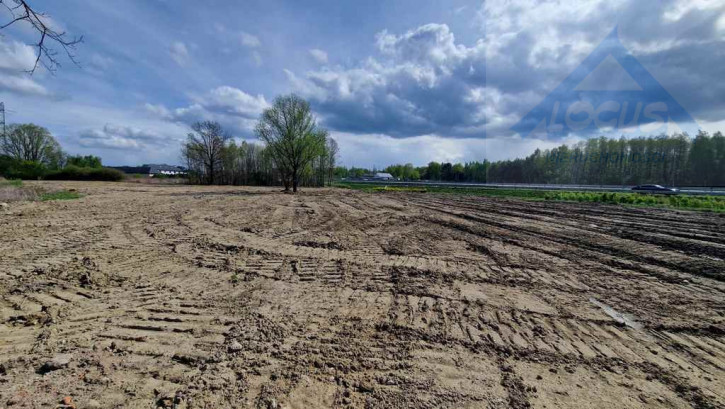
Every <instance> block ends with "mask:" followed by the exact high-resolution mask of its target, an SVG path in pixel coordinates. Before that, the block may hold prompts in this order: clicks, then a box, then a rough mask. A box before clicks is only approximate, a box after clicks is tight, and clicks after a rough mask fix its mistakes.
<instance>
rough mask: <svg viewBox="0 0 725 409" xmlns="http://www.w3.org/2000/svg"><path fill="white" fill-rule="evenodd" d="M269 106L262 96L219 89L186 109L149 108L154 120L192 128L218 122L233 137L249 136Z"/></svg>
mask: <svg viewBox="0 0 725 409" xmlns="http://www.w3.org/2000/svg"><path fill="white" fill-rule="evenodd" d="M268 106H269V103H268V102H267V100H266V99H265V98H264V96H263V95H261V94H259V95H256V96H254V95H250V94H247V93H246V92H244V91H242V90H240V89H238V88H234V87H230V86H222V87H217V88H214V89H212V90H210V91H209V92H207V93H206V94H204V95H200V96H194V97H192V98H191V103H190V104H189V105H188V106H186V107H181V108H175V109H169V108H167V107H165V106H163V105H154V104H148V103H147V104H146V105H145V108H146V110H147V111H148V112H149V113H151V114H153V115H154V116H156V117H158V118H161V119H164V120H167V121H172V122H181V123H185V124H191V123H194V122H197V121H206V120H208V121H218V122H219V123H221V124H222V125H223V126H225V127H227V128H228V129H229V130H230V131H232V132H234V133H235V135H234V136H250V135H251V132H252V130H253V128H254V125H255V124H256V121H257V118H258V117H259V115H260V114H261V113H262V111H263V110H264V109H265V108H267V107H268Z"/></svg>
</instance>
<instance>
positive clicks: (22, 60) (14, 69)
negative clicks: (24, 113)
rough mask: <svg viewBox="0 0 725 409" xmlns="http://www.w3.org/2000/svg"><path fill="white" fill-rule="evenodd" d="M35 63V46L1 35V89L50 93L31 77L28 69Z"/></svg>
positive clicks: (13, 91)
mask: <svg viewBox="0 0 725 409" xmlns="http://www.w3.org/2000/svg"><path fill="white" fill-rule="evenodd" d="M34 65H35V50H34V49H33V47H30V46H28V45H25V44H22V43H19V42H17V41H3V39H2V37H0V91H8V92H12V93H16V94H21V95H50V92H49V91H48V90H47V89H46V88H45V87H44V86H43V85H41V84H40V83H39V82H38V81H36V78H38V77H37V76H36V77H30V76H29V75H28V74H27V71H29V70H31V69H32V68H33V66H34Z"/></svg>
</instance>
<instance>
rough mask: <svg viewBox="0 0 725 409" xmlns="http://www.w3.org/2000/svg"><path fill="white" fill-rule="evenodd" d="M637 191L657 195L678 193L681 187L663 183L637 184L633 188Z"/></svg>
mask: <svg viewBox="0 0 725 409" xmlns="http://www.w3.org/2000/svg"><path fill="white" fill-rule="evenodd" d="M632 191H633V192H635V193H642V194H647V193H649V194H657V195H676V194H678V193H680V190H679V189H675V188H673V187H664V186H662V185H637V186H635V187H633V188H632Z"/></svg>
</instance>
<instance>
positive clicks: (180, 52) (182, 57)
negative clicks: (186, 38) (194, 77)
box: [169, 41, 189, 67]
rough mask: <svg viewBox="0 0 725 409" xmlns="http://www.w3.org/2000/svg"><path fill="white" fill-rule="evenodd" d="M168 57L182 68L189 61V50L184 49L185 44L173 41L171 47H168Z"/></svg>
mask: <svg viewBox="0 0 725 409" xmlns="http://www.w3.org/2000/svg"><path fill="white" fill-rule="evenodd" d="M169 55H170V56H171V59H173V60H174V61H176V63H177V64H179V65H180V66H182V67H183V66H184V65H185V64H186V62H187V61H188V60H189V50H188V49H187V48H186V44H184V43H182V42H181V41H175V42H173V43H172V44H171V47H169Z"/></svg>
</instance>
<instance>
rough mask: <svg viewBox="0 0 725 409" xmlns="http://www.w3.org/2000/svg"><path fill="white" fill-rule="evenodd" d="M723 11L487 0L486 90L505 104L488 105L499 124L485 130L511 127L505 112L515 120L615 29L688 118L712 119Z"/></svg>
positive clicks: (674, 4)
mask: <svg viewBox="0 0 725 409" xmlns="http://www.w3.org/2000/svg"><path fill="white" fill-rule="evenodd" d="M724 13H725V3H723V2H719V1H709V0H703V1H689V0H675V1H668V2H654V3H652V2H636V1H626V0H614V1H608V0H607V1H604V0H592V1H584V2H583V1H576V0H563V1H560V2H539V1H535V0H511V1H505V2H504V1H491V2H485V3H484V5H483V6H482V8H481V10H480V17H481V22H482V27H483V28H484V29H483V30H482V32H483V34H484V36H485V42H486V49H487V50H486V58H487V64H486V68H487V70H486V81H487V87H489V88H492V89H495V90H496V91H497V92H499V93H501V94H502V95H503V96H504V98H503V99H502V101H503V102H504V103H505V105H501V106H495V107H493V109H492V111H493V115H494V116H493V117H490V118H489V120H490V121H491V120H494V119H499V120H500V125H501V126H500V127H488V131H489V134H490V133H491V132H495V133H506V132H510V130H509V128H510V126H511V125H512V122H511V119H513V118H512V116H511V115H510V114H511V113H514V114H515V117H517V118H516V119H515V120H518V118H521V117H522V116H523V115H525V114H526V113H527V112H528V111H529V110H530V109H532V108H533V107H534V106H536V105H537V104H538V103H539V102H540V101H541V100H543V98H544V97H546V95H547V94H548V93H550V92H551V91H552V90H554V89H555V88H556V87H557V85H559V83H560V82H561V81H562V80H563V79H564V78H566V76H567V75H569V73H571V72H572V70H574V69H575V68H576V67H577V66H578V65H579V64H580V63H581V62H582V61H583V60H584V58H586V57H587V56H588V55H589V53H591V52H592V51H593V50H594V49H595V48H596V47H597V46H598V45H599V43H600V42H601V41H602V40H604V39H605V38H606V37H607V35H608V34H609V33H610V32H611V31H612V30H613V29H614V28H615V27H618V34H619V38H620V39H621V42H622V44H623V45H624V46H625V48H627V49H628V50H629V51H630V53H631V54H632V55H633V56H634V57H635V58H636V59H637V60H639V61H640V62H641V63H642V65H643V66H644V67H645V68H646V69H647V70H648V71H649V72H650V73H651V74H652V76H653V77H654V78H655V80H657V81H658V82H659V83H660V84H661V85H662V86H663V87H664V88H665V89H666V90H667V91H668V92H669V93H670V94H672V95H673V96H674V97H675V99H676V100H677V101H678V102H680V103H681V105H683V106H684V108H685V109H686V110H687V111H688V112H689V113H690V115H691V116H693V117H695V119H696V120H707V119H713V118H714V117H715V116H717V115H719V114H717V112H722V109H723V108H725V107H724V106H723V105H725V101H724V100H722V98H718V97H716V96H715V95H722V94H723V93H724V92H725V84H723V83H722V81H720V80H718V78H721V77H722V76H723V75H725V67H723V65H722V64H721V63H720V62H719V61H722V59H723V57H724V56H725V54H723V49H725V42H724V41H723V40H724V39H723V36H722V34H719V33H718V29H717V24H718V23H717V22H718V20H719V19H721V18H722V16H723V14H724ZM693 90H697V92H693ZM507 114H509V115H508V117H509V118H508V119H506V118H505V117H506V116H507Z"/></svg>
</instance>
